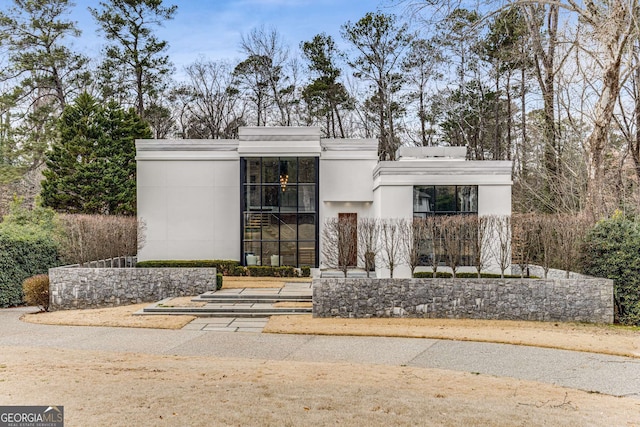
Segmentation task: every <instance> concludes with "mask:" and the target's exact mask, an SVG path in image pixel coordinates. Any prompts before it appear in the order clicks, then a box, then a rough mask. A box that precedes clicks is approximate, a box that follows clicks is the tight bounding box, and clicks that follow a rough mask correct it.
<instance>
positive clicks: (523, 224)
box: [511, 214, 539, 278]
mask: <svg viewBox="0 0 640 427" xmlns="http://www.w3.org/2000/svg"><path fill="white" fill-rule="evenodd" d="M535 217H536V216H535V215H533V214H514V215H512V219H511V224H512V227H513V240H512V243H511V247H512V250H513V253H514V255H513V257H512V259H513V262H514V263H517V264H518V266H519V267H520V277H522V278H524V277H525V276H527V277H528V276H529V264H530V263H531V261H532V260H533V257H534V256H535V254H536V253H537V252H538V240H539V239H538V237H539V230H538V228H537V222H536V221H535Z"/></svg>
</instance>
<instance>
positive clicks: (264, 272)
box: [247, 265, 298, 277]
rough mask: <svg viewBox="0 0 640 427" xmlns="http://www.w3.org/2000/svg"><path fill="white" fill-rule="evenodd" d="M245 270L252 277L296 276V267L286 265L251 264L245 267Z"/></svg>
mask: <svg viewBox="0 0 640 427" xmlns="http://www.w3.org/2000/svg"><path fill="white" fill-rule="evenodd" d="M247 272H248V273H249V274H248V275H249V276H252V277H298V273H297V272H296V269H295V268H294V267H287V266H282V267H271V266H268V265H252V266H249V267H247Z"/></svg>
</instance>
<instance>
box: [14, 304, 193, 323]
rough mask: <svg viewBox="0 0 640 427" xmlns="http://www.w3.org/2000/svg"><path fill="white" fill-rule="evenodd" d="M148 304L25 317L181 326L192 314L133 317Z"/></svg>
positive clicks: (36, 320) (27, 317)
mask: <svg viewBox="0 0 640 427" xmlns="http://www.w3.org/2000/svg"><path fill="white" fill-rule="evenodd" d="M147 306H149V303H143V304H135V305H125V306H122V307H110V308H93V309H88V310H62V311H53V312H50V313H33V314H25V315H24V316H22V318H21V319H22V320H24V321H25V322H29V323H38V324H41V325H70V326H114V327H124V328H154V329H181V328H183V327H184V325H186V324H188V323H189V322H191V321H192V320H193V319H195V317H193V316H165V315H149V316H134V315H133V313H135V312H136V311H138V310H142V309H143V308H144V307H147Z"/></svg>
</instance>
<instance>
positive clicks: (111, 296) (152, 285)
mask: <svg viewBox="0 0 640 427" xmlns="http://www.w3.org/2000/svg"><path fill="white" fill-rule="evenodd" d="M215 289H216V269H215V268H83V267H76V266H70V267H58V268H52V269H50V270H49V295H50V297H49V298H50V305H49V309H50V310H68V309H80V308H98V307H115V306H119V305H128V304H136V303H142V302H154V301H159V300H161V299H164V298H167V297H178V296H189V295H199V294H202V293H204V292H207V291H211V290H215Z"/></svg>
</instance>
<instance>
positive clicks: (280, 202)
mask: <svg viewBox="0 0 640 427" xmlns="http://www.w3.org/2000/svg"><path fill="white" fill-rule="evenodd" d="M241 171H242V195H241V200H242V252H243V253H242V259H243V262H244V264H245V265H271V266H281V265H289V266H295V267H299V266H304V265H308V266H311V267H317V266H318V256H317V254H318V238H317V236H318V229H319V225H318V158H317V157H252V158H243V159H242V162H241Z"/></svg>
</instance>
